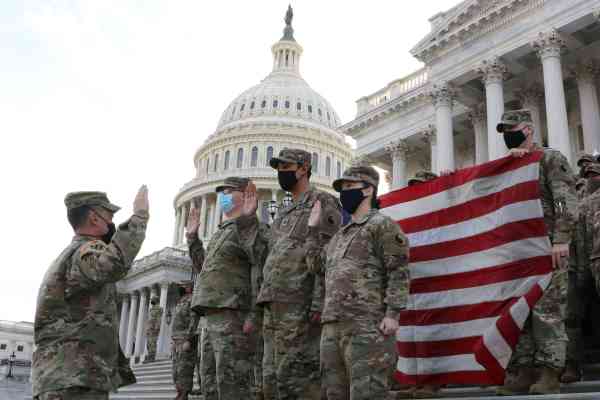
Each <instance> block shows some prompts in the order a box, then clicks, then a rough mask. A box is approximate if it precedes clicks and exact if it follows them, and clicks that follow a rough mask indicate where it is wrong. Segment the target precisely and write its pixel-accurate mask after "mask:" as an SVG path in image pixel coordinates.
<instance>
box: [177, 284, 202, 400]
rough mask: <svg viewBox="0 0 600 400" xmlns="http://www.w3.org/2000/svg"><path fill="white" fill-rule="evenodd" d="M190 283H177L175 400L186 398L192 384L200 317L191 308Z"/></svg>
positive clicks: (185, 399)
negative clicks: (178, 296)
mask: <svg viewBox="0 0 600 400" xmlns="http://www.w3.org/2000/svg"><path fill="white" fill-rule="evenodd" d="M192 285H193V283H192V282H191V281H188V282H182V283H181V284H180V285H179V295H180V298H179V301H178V302H177V306H176V307H175V317H174V319H173V334H172V340H173V347H172V349H173V355H172V359H173V382H174V383H175V389H176V390H177V396H176V397H175V400H187V398H188V395H189V394H190V392H191V391H192V389H193V386H194V368H195V367H196V355H197V351H198V349H197V346H198V333H197V329H198V321H199V319H200V318H199V316H198V314H196V313H195V312H194V311H193V310H192V308H191V301H192Z"/></svg>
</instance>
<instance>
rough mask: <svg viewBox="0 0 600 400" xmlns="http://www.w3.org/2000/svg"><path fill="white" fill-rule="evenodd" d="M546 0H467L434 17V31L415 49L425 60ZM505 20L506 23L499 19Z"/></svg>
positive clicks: (419, 56)
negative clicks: (499, 21)
mask: <svg viewBox="0 0 600 400" xmlns="http://www.w3.org/2000/svg"><path fill="white" fill-rule="evenodd" d="M543 2H544V1H543V0H465V1H463V2H462V3H460V4H458V5H457V6H455V7H454V8H452V9H450V10H448V11H446V12H442V13H439V14H436V15H434V16H433V17H432V18H430V20H429V21H430V22H431V25H432V28H431V32H430V33H429V34H428V35H427V36H425V38H423V39H422V40H421V41H420V42H419V43H417V45H416V46H414V47H413V48H412V49H411V51H410V52H411V54H412V55H413V56H414V57H416V58H417V59H419V60H420V61H423V62H425V63H427V62H429V61H431V60H433V59H435V58H436V57H437V56H439V55H441V54H443V53H444V49H447V48H452V47H453V46H452V45H453V44H456V43H462V42H464V41H466V40H469V39H472V38H475V37H477V36H479V35H481V34H484V33H488V32H490V31H492V30H494V29H495V28H497V27H499V26H500V25H503V23H505V22H508V21H509V20H510V19H511V18H510V15H511V14H513V15H516V14H518V11H522V10H528V9H531V8H534V7H535V6H536V5H538V4H541V3H543ZM498 20H502V22H503V23H502V24H497V23H496V21H498Z"/></svg>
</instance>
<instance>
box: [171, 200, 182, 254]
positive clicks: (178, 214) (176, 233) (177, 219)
mask: <svg viewBox="0 0 600 400" xmlns="http://www.w3.org/2000/svg"><path fill="white" fill-rule="evenodd" d="M180 225H181V208H177V209H176V210H175V230H174V232H173V246H177V244H178V243H179V226H180Z"/></svg>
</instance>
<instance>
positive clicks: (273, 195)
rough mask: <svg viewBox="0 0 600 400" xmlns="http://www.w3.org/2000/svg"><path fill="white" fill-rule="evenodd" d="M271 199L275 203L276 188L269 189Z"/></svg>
mask: <svg viewBox="0 0 600 400" xmlns="http://www.w3.org/2000/svg"><path fill="white" fill-rule="evenodd" d="M271 200H273V201H274V202H275V203H277V189H271Z"/></svg>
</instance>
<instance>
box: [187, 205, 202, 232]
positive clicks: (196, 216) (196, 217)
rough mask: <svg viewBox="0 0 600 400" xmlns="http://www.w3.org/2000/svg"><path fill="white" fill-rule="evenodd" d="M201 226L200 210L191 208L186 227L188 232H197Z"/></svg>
mask: <svg viewBox="0 0 600 400" xmlns="http://www.w3.org/2000/svg"><path fill="white" fill-rule="evenodd" d="M199 226H200V210H199V209H197V208H192V209H191V210H190V216H189V218H188V222H187V226H186V227H185V229H186V231H187V233H196V232H198V227H199Z"/></svg>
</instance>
